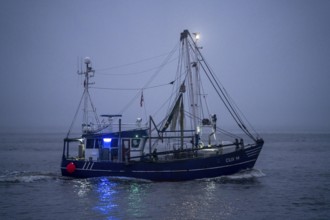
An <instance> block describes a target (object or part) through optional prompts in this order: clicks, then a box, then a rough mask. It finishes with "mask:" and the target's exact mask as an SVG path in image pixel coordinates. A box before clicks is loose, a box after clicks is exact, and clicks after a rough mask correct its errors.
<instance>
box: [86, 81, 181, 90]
mask: <svg viewBox="0 0 330 220" xmlns="http://www.w3.org/2000/svg"><path fill="white" fill-rule="evenodd" d="M174 82H175V81H171V82H169V83H165V84H160V85H156V86H149V87H143V88H110V87H97V86H92V87H89V88H91V89H103V90H138V91H140V90H142V89H143V90H146V89H153V88H158V87H162V86H167V85H173V83H174Z"/></svg>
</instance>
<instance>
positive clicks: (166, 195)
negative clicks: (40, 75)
mask: <svg viewBox="0 0 330 220" xmlns="http://www.w3.org/2000/svg"><path fill="white" fill-rule="evenodd" d="M63 137H64V134H61V133H56V132H29V133H24V132H1V133H0V168H1V169H0V198H1V199H0V219H330V160H329V156H330V134H326V133H325V134H324V133H323V134H319V133H313V134H309V133H300V134H294V133H286V134H279V133H268V134H263V135H262V137H263V138H264V140H265V145H264V148H263V150H262V152H261V154H260V156H259V159H258V161H257V163H256V165H255V168H254V169H252V170H248V171H244V172H241V173H238V174H235V175H231V176H224V177H219V178H213V179H202V180H194V181H186V182H151V181H143V180H132V179H123V178H107V177H101V178H90V179H70V178H64V177H61V175H60V160H61V155H62V146H63V143H62V140H63Z"/></svg>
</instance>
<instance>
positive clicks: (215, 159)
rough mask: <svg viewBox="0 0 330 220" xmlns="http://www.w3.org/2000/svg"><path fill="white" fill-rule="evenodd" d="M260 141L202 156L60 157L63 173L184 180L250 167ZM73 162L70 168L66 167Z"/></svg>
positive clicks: (256, 155) (156, 179) (72, 175)
mask: <svg viewBox="0 0 330 220" xmlns="http://www.w3.org/2000/svg"><path fill="white" fill-rule="evenodd" d="M261 149H262V144H257V145H255V146H252V147H249V148H246V149H240V150H237V151H235V152H232V153H228V154H223V155H216V156H210V157H204V158H199V157H197V158H190V159H181V160H174V161H157V162H153V161H148V162H146V161H134V162H129V163H114V162H102V161H82V160H69V159H66V158H63V159H62V164H61V172H62V175H63V176H70V177H75V178H90V177H100V176H111V177H128V178H138V179H147V180H152V181H186V180H193V179H202V178H213V177H218V176H222V175H230V174H234V173H237V172H239V171H241V170H245V169H251V168H253V166H254V164H255V162H256V160H257V158H258V156H259V153H260V151H261ZM71 163H73V164H74V169H71V170H70V169H68V165H69V164H71Z"/></svg>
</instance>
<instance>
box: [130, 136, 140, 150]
mask: <svg viewBox="0 0 330 220" xmlns="http://www.w3.org/2000/svg"><path fill="white" fill-rule="evenodd" d="M140 141H141V139H140V138H134V139H132V148H138V147H139V145H140Z"/></svg>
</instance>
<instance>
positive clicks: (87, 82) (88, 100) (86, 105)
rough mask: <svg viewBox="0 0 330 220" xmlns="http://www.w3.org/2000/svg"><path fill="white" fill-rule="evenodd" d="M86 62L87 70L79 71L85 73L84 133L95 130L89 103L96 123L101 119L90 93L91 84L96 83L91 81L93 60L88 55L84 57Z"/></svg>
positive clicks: (80, 73)
mask: <svg viewBox="0 0 330 220" xmlns="http://www.w3.org/2000/svg"><path fill="white" fill-rule="evenodd" d="M84 63H85V64H86V70H85V71H81V72H78V74H79V75H84V77H85V79H84V93H83V99H84V107H83V121H82V131H83V133H88V132H91V131H93V127H92V125H93V124H92V123H93V122H92V121H90V115H89V112H90V110H89V104H90V106H91V112H92V113H93V114H94V119H95V122H96V124H97V125H98V126H99V125H100V121H99V119H98V116H97V114H96V109H95V108H94V105H93V102H92V99H91V97H90V94H89V85H91V84H94V83H90V78H91V77H94V74H95V70H94V69H93V68H92V67H91V60H90V58H89V57H86V58H85V59H84Z"/></svg>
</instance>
